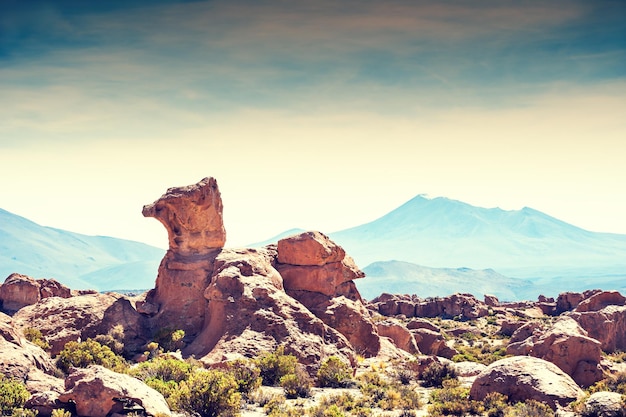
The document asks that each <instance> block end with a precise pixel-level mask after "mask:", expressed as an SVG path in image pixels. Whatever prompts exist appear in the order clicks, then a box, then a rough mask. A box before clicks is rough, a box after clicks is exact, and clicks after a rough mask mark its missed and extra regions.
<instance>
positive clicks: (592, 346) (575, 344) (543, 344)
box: [506, 317, 603, 386]
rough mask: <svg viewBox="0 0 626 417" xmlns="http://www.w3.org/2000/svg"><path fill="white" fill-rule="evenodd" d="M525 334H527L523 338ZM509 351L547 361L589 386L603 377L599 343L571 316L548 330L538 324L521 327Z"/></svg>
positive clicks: (508, 352)
mask: <svg viewBox="0 0 626 417" xmlns="http://www.w3.org/2000/svg"><path fill="white" fill-rule="evenodd" d="M529 333H530V334H529ZM523 336H527V337H526V338H524V339H523V340H520V339H522V337H523ZM518 340H520V341H518ZM506 352H507V354H509V355H531V356H534V357H537V358H541V359H544V360H547V361H549V362H551V363H553V364H555V365H557V366H558V367H559V368H561V370H563V371H564V372H565V373H567V374H568V375H570V376H571V377H572V378H573V379H574V381H576V383H578V384H579V385H582V386H590V385H592V384H593V383H594V382H597V381H599V380H601V379H602V378H603V372H602V369H601V368H600V361H601V354H602V350H601V345H600V342H598V341H597V340H596V339H593V338H591V337H588V336H587V332H586V331H585V330H583V329H582V328H581V327H580V326H579V325H578V323H577V322H576V321H575V320H573V319H571V318H569V317H562V318H560V319H559V320H557V322H556V323H555V324H554V325H553V326H552V327H550V328H548V329H544V328H543V327H541V326H539V325H538V324H534V325H532V326H530V325H527V326H526V327H521V328H520V329H518V330H517V331H516V333H515V334H514V335H513V337H512V338H511V342H510V343H509V345H508V347H507V350H506Z"/></svg>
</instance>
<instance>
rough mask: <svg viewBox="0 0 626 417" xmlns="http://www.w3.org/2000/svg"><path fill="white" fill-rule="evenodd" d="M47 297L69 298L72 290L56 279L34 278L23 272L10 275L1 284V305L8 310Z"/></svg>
mask: <svg viewBox="0 0 626 417" xmlns="http://www.w3.org/2000/svg"><path fill="white" fill-rule="evenodd" d="M47 297H62V298H68V297H71V291H70V289H69V288H68V287H66V286H65V285H63V284H61V283H59V282H58V281H56V280H54V279H33V278H31V277H29V276H26V275H21V274H11V275H9V276H8V277H7V278H6V280H5V281H4V284H2V285H0V306H1V307H2V309H3V310H5V311H8V312H14V311H17V310H19V309H20V308H22V307H25V306H28V305H32V304H36V303H37V302H38V301H39V300H41V299H43V298H47Z"/></svg>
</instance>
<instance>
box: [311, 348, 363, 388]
mask: <svg viewBox="0 0 626 417" xmlns="http://www.w3.org/2000/svg"><path fill="white" fill-rule="evenodd" d="M353 382H354V381H353V380H352V368H351V367H350V365H348V364H347V363H345V362H344V361H342V360H341V359H339V358H338V357H336V356H330V357H329V358H327V359H326V360H325V361H324V362H323V363H322V365H321V366H320V369H319V370H318V371H317V384H318V385H319V386H320V387H330V388H345V387H347V386H349V385H351V384H352V383H353Z"/></svg>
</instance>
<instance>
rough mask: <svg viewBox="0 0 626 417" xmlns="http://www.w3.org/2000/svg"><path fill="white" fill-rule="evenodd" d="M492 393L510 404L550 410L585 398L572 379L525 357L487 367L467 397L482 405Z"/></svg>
mask: <svg viewBox="0 0 626 417" xmlns="http://www.w3.org/2000/svg"><path fill="white" fill-rule="evenodd" d="M491 392H499V393H501V394H504V395H506V396H507V397H508V399H509V401H510V402H512V403H515V402H519V401H521V402H524V401H527V400H535V401H540V402H543V403H546V404H548V405H549V406H550V407H552V409H556V408H557V405H561V406H565V405H567V404H569V403H570V402H572V401H575V400H577V399H579V398H582V397H583V396H584V393H583V391H582V390H581V389H580V388H579V387H578V385H576V383H575V382H574V381H573V380H572V378H570V377H569V376H568V375H567V374H565V373H564V372H563V371H562V370H561V369H560V368H559V367H557V366H556V365H554V364H552V363H550V362H547V361H544V360H543V359H539V358H534V357H528V356H513V357H510V358H505V359H501V360H499V361H496V362H494V363H492V364H491V365H489V366H488V367H487V369H485V370H484V371H483V372H481V373H480V374H479V375H478V376H477V377H476V380H475V381H474V383H473V384H472V388H471V390H470V397H471V398H472V399H475V400H479V401H482V400H484V399H485V397H486V396H487V394H489V393H491Z"/></svg>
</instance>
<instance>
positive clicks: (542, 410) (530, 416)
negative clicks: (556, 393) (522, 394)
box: [504, 400, 554, 417]
mask: <svg viewBox="0 0 626 417" xmlns="http://www.w3.org/2000/svg"><path fill="white" fill-rule="evenodd" d="M504 416H505V417H554V411H552V409H551V408H550V407H549V406H548V405H547V404H544V403H541V402H539V401H535V400H528V401H526V402H523V403H517V404H515V405H514V406H513V407H509V409H508V410H507V412H506V413H505V414H504Z"/></svg>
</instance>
